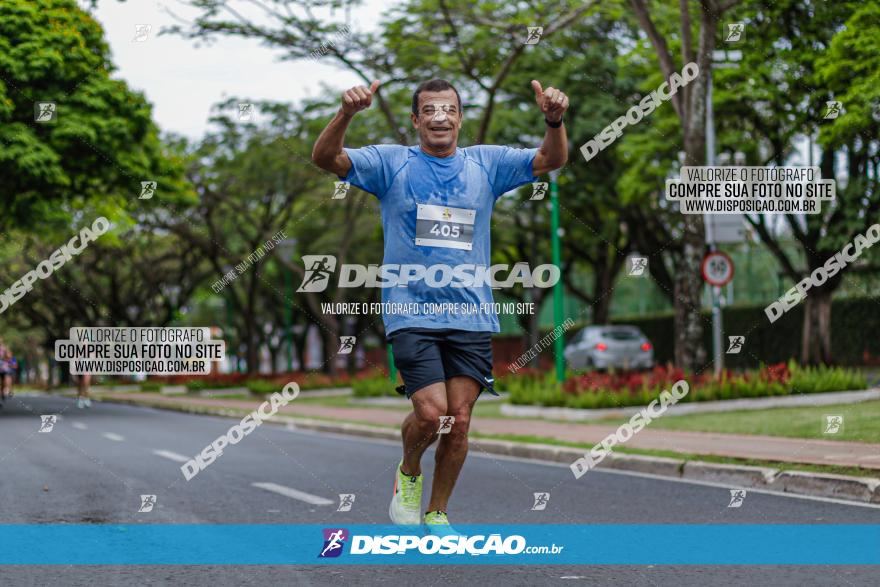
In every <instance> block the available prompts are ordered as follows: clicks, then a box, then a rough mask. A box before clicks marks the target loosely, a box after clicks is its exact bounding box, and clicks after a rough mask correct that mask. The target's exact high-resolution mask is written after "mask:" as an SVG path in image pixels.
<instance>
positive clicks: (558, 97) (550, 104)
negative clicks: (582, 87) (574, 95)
mask: <svg viewBox="0 0 880 587" xmlns="http://www.w3.org/2000/svg"><path fill="white" fill-rule="evenodd" d="M532 89H534V90H535V102H537V103H538V106H539V107H540V108H541V112H543V113H544V118H546V119H547V120H549V121H550V122H559V121H560V120H562V114H563V113H564V112H565V111H566V110H568V96H566V95H565V94H563V93H562V90H557V89H556V88H553V87H549V88H547V89H546V90H543V89H541V82H539V81H538V80H534V79H533V80H532Z"/></svg>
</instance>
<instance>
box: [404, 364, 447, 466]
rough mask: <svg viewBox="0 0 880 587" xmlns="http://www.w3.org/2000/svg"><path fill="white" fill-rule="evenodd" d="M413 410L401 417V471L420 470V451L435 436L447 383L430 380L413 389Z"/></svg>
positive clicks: (443, 411)
mask: <svg viewBox="0 0 880 587" xmlns="http://www.w3.org/2000/svg"><path fill="white" fill-rule="evenodd" d="M411 399H412V403H413V411H412V412H410V414H409V415H408V416H407V417H406V418H405V419H404V420H403V427H402V428H401V436H402V437H403V472H404V474H406V475H421V474H422V465H421V463H422V455H423V454H425V451H426V450H427V449H428V447H429V446H430V445H431V444H432V443H433V442H434V441H435V440H437V430H438V429H439V428H440V416H442V415H444V414H445V413H446V384H445V383H443V382H442V381H441V382H438V383H432V384H431V385H428V386H426V387H423V388H422V389H420V390H418V391H416V392H415V393H414V394H413V395H412V397H411Z"/></svg>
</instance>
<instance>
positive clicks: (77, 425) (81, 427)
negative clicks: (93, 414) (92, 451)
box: [71, 422, 89, 430]
mask: <svg viewBox="0 0 880 587" xmlns="http://www.w3.org/2000/svg"><path fill="white" fill-rule="evenodd" d="M71 426H73V427H74V428H76V429H77V430H88V429H89V427H88V426H86V425H85V424H83V423H82V422H74V423H73V424H71Z"/></svg>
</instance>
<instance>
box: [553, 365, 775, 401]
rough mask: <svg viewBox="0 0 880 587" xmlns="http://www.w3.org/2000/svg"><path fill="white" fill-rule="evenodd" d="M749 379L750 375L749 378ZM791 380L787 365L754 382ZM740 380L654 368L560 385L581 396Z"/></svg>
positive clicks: (727, 375)
mask: <svg viewBox="0 0 880 587" xmlns="http://www.w3.org/2000/svg"><path fill="white" fill-rule="evenodd" d="M751 376H752V377H753V376H754V375H751ZM790 377H791V373H790V372H789V370H788V365H786V364H785V363H779V364H776V365H767V366H765V367H762V368H761V370H760V371H759V372H758V374H757V378H758V379H760V380H762V381H766V382H767V383H780V384H784V383H786V382H787V381H788V380H789V378H790ZM736 378H740V379H743V380H745V381H748V380H749V378H750V374H749V373H743V374H733V373H731V372H730V371H728V370H724V371H723V372H722V373H721V376H720V377H718V378H716V377H715V375H714V374H713V373H712V372H711V371H708V370H706V371H703V372H701V373H699V374H697V375H688V376H687V377H685V373H684V371H683V370H682V369H680V368H678V367H673V366H669V365H660V366H657V367H654V368H653V369H651V370H650V371H643V372H636V371H621V372H614V373H609V372H600V371H592V372H589V373H584V374H582V375H577V376H575V377H571V378H569V379H568V380H566V382H565V383H564V384H563V387H562V388H563V391H565V392H566V393H573V394H579V393H584V392H597V391H611V392H614V393H626V392H630V393H635V392H637V391H641V390H643V389H658V388H662V389H668V388H669V387H671V386H672V385H673V384H674V383H675V382H676V381H679V380H681V379H685V380H687V382H688V384H689V385H690V388H691V389H696V388H698V387H700V386H701V385H705V384H707V383H713V382H716V381H719V380H727V381H730V380H732V379H736Z"/></svg>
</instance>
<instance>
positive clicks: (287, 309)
mask: <svg viewBox="0 0 880 587" xmlns="http://www.w3.org/2000/svg"><path fill="white" fill-rule="evenodd" d="M284 291H285V297H286V298H287V303H285V304H284V335H285V338H287V372H288V373H290V372H291V371H293V307H292V305H293V271H291V270H290V269H287V270H285V271H284ZM273 368H274V367H273Z"/></svg>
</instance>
